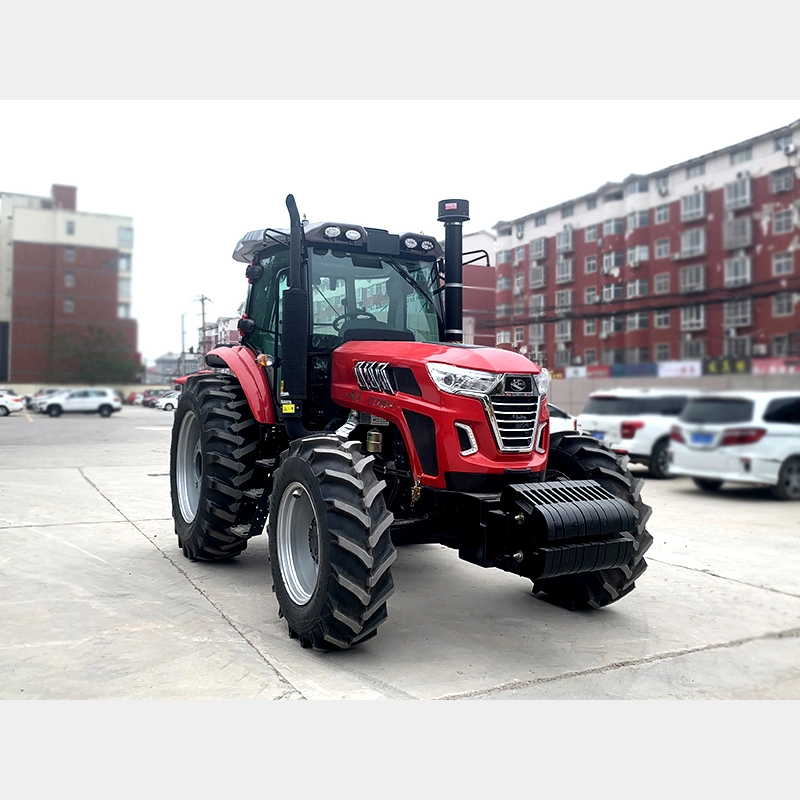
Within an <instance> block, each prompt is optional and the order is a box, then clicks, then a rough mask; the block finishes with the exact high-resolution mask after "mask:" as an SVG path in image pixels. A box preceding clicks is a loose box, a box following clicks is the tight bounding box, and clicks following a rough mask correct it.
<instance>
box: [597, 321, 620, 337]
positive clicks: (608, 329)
mask: <svg viewBox="0 0 800 800" xmlns="http://www.w3.org/2000/svg"><path fill="white" fill-rule="evenodd" d="M621 330H622V317H603V318H602V319H601V320H600V332H601V334H602V335H603V336H609V335H611V334H612V333H619V332H620V331H621Z"/></svg>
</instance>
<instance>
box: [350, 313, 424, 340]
mask: <svg viewBox="0 0 800 800" xmlns="http://www.w3.org/2000/svg"><path fill="white" fill-rule="evenodd" d="M340 335H341V337H342V341H343V342H352V341H353V340H358V341H362V342H373V341H374V342H413V341H415V339H414V334H413V333H412V332H411V331H398V330H395V329H394V328H392V327H391V326H390V325H387V324H386V323H385V322H378V321H377V320H371V319H353V320H350V321H348V322H345V324H344V325H342V330H341V331H340Z"/></svg>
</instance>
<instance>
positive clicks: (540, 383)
mask: <svg viewBox="0 0 800 800" xmlns="http://www.w3.org/2000/svg"><path fill="white" fill-rule="evenodd" d="M536 387H537V388H538V389H539V394H548V393H549V392H550V373H549V372H548V371H547V370H546V369H545V368H544V367H542V371H541V372H540V373H539V374H538V375H537V376H536Z"/></svg>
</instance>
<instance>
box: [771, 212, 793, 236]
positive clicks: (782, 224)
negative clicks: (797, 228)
mask: <svg viewBox="0 0 800 800" xmlns="http://www.w3.org/2000/svg"><path fill="white" fill-rule="evenodd" d="M791 230H792V209H791V208H787V209H786V210H785V211H776V212H775V216H774V217H773V218H772V232H773V233H789V232H790V231H791Z"/></svg>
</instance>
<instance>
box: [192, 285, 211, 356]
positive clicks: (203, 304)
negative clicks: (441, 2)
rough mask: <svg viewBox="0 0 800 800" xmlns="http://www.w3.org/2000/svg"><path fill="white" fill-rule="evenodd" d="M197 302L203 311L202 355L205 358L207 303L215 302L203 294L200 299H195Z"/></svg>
mask: <svg viewBox="0 0 800 800" xmlns="http://www.w3.org/2000/svg"><path fill="white" fill-rule="evenodd" d="M195 302H197V303H200V308H201V309H202V311H201V314H202V318H203V327H202V328H201V333H200V355H203V356H204V355H205V354H206V303H212V302H213V300H212V299H211V298H210V297H206V296H205V295H204V294H201V295H200V297H197V298H195Z"/></svg>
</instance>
